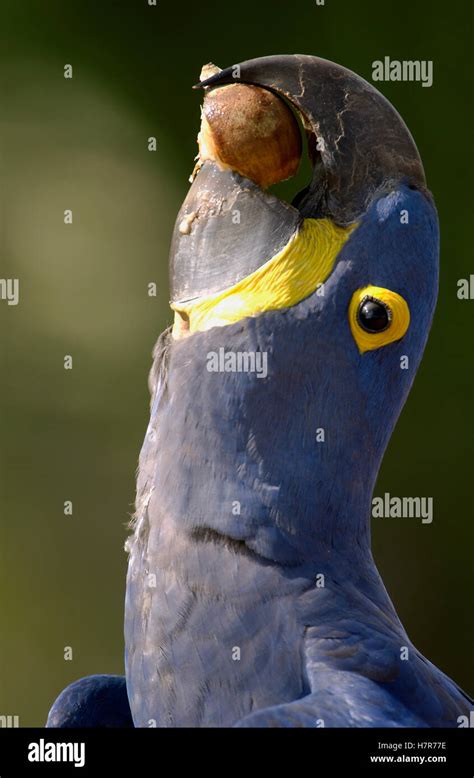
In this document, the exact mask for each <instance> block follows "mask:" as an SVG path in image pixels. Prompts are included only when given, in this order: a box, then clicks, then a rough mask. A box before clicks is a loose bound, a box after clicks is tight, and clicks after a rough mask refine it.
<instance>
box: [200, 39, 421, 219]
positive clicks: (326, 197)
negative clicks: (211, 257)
mask: <svg viewBox="0 0 474 778" xmlns="http://www.w3.org/2000/svg"><path fill="white" fill-rule="evenodd" d="M235 82H242V83H246V84H255V85H257V86H261V87H264V88H267V89H270V90H271V91H273V92H275V93H276V94H278V95H280V96H281V97H284V98H286V99H287V100H288V101H289V102H290V103H291V104H292V105H293V106H294V107H295V108H296V109H297V111H298V112H299V114H300V116H301V118H302V121H303V124H304V127H305V129H306V131H307V134H308V148H309V154H310V157H311V159H312V162H313V165H314V171H313V178H312V181H311V183H310V184H309V186H308V187H307V188H306V189H305V190H303V191H302V192H300V194H299V195H297V196H296V198H295V200H294V203H293V204H294V205H295V206H296V207H297V208H298V210H299V211H300V213H301V214H302V215H303V216H305V217H330V218H332V219H333V220H334V221H335V222H336V223H338V224H341V225H346V224H349V223H351V222H354V221H355V220H357V219H358V217H359V216H361V215H362V214H363V213H364V212H365V211H366V210H367V207H368V205H369V203H370V202H371V200H372V199H373V197H374V195H375V194H376V193H379V192H380V193H382V192H384V191H387V190H388V189H390V188H393V187H394V186H395V185H397V184H400V183H402V182H403V183H406V184H407V185H409V186H412V187H414V188H417V189H420V190H422V191H425V192H426V181H425V175H424V171H423V165H422V163H421V159H420V156H419V154H418V150H417V148H416V145H415V142H414V140H413V138H412V136H411V134H410V132H409V130H408V129H407V127H406V125H405V123H404V122H403V120H402V119H401V117H400V116H399V114H398V113H397V111H396V110H395V109H394V108H393V106H392V105H391V104H390V103H389V102H388V101H387V100H386V99H385V98H384V97H383V95H381V94H380V92H378V91H377V90H376V89H375V88H374V87H373V86H372V85H371V84H369V83H367V82H366V81H364V80H363V79H362V78H360V77H359V76H357V75H356V74H355V73H352V72H351V71H350V70H347V69H346V68H343V67H341V66H340V65H336V64H335V63H333V62H329V61H327V60H324V59H320V58H319V57H311V56H306V55H300V54H295V55H281V56H272V57H261V58H258V59H252V60H248V61H247V62H243V63H241V64H239V65H234V66H233V67H229V68H227V69H225V70H222V71H220V72H219V73H217V74H216V75H213V76H211V77H210V78H208V79H206V80H204V81H202V82H201V83H200V84H197V85H196V87H195V88H200V87H218V86H223V85H224V84H232V83H235Z"/></svg>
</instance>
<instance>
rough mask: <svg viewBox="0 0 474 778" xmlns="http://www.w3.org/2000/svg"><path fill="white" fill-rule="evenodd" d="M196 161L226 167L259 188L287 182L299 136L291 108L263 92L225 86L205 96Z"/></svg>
mask: <svg viewBox="0 0 474 778" xmlns="http://www.w3.org/2000/svg"><path fill="white" fill-rule="evenodd" d="M198 143H199V163H200V164H202V163H203V162H205V161H206V160H211V161H213V162H216V163H218V164H219V165H220V166H221V167H224V168H230V169H231V170H234V171H235V172H237V173H239V174H240V175H241V176H244V177H245V178H249V179H250V180H251V181H253V182H254V183H256V184H257V185H258V186H260V187H261V188H262V189H266V188H267V187H269V186H271V185H272V184H276V183H278V182H280V181H285V180H286V179H287V178H291V177H292V176H293V175H295V173H296V172H297V170H298V166H299V163H300V160H301V153H302V143H301V133H300V130H299V127H298V122H297V121H296V119H295V117H294V116H293V113H292V112H291V110H290V108H288V106H287V105H286V104H285V103H284V102H283V100H282V99H281V98H280V97H278V96H277V95H275V94H273V93H272V92H270V91H269V90H268V89H263V88H262V87H258V86H250V85H248V84H230V85H228V86H223V87H220V88H217V89H213V90H210V91H208V92H207V93H206V96H205V98H204V105H203V108H202V119H201V130H200V132H199V135H198Z"/></svg>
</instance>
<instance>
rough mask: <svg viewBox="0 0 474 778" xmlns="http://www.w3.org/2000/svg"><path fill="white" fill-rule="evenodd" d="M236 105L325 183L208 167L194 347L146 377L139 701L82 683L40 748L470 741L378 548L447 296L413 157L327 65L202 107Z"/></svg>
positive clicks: (227, 76) (392, 120)
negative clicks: (108, 729)
mask: <svg viewBox="0 0 474 778" xmlns="http://www.w3.org/2000/svg"><path fill="white" fill-rule="evenodd" d="M232 83H243V84H251V85H258V86H260V87H263V88H265V89H268V90H271V91H272V93H273V94H276V95H279V96H280V97H281V98H283V99H285V101H287V102H288V103H289V104H290V105H291V106H292V108H293V109H294V110H295V111H296V112H297V114H298V115H299V116H300V118H301V119H302V122H303V126H304V128H305V130H306V132H307V135H308V148H309V152H310V155H311V159H312V162H313V178H312V180H311V182H310V184H309V185H308V187H307V188H306V189H305V190H304V191H303V192H301V193H300V194H299V195H298V196H297V197H296V198H295V200H294V201H293V204H292V205H291V206H290V205H288V204H286V203H283V202H282V201H280V200H279V199H277V198H276V197H274V196H273V195H271V194H269V193H267V192H264V191H263V190H262V189H260V188H259V187H258V186H257V185H256V184H255V183H254V182H252V181H250V180H249V179H246V178H244V177H242V176H240V175H239V174H238V173H236V172H235V171H233V170H230V169H226V168H222V167H221V166H219V165H218V164H217V163H215V162H212V161H206V162H205V163H204V164H203V165H202V167H201V169H200V170H199V171H198V173H197V175H196V176H195V179H194V182H193V184H192V186H191V189H190V191H189V194H188V197H187V198H186V200H185V202H184V204H183V207H182V209H181V211H180V214H179V216H178V219H177V226H176V229H175V233H174V237H173V242H172V249H171V259H170V276H171V278H170V280H171V300H172V305H173V308H174V310H175V311H176V312H178V313H181V314H182V315H183V316H185V318H186V320H187V322H188V330H189V331H188V333H187V334H186V337H180V336H179V332H178V331H177V330H176V329H175V330H174V332H170V331H167V332H165V333H164V334H163V335H162V336H161V337H160V339H159V341H158V343H157V346H156V348H155V358H154V365H153V368H152V372H151V382H150V383H151V392H152V400H151V418H150V424H149V427H148V430H147V433H146V437H145V442H144V445H143V448H142V451H141V455H140V466H139V474H138V485H137V501H136V516H135V522H134V533H133V536H132V537H131V538H130V540H129V552H130V560H129V571H128V579H127V593H126V608H125V639H126V682H125V680H124V679H123V678H117V677H114V676H93V677H92V678H90V679H83V680H81V681H78V682H76V684H73V685H72V686H71V687H68V689H66V690H65V691H64V692H63V693H62V694H61V695H60V697H59V698H58V700H57V701H56V703H55V705H54V706H53V709H52V711H51V713H50V717H49V720H48V726H78V725H79V724H82V725H86V726H87V725H88V724H89V725H91V726H125V725H127V726H128V725H129V726H132V725H133V726H136V727H150V726H158V727H184V726H189V727H229V726H237V727H320V726H326V727H457V726H459V723H460V717H462V716H466V715H469V710H470V708H471V703H470V700H469V698H468V697H467V695H466V694H465V693H464V692H463V691H461V689H460V688H459V687H458V686H457V685H456V684H455V683H454V682H453V681H452V680H450V679H449V678H448V677H447V676H446V675H444V674H443V673H442V672H441V671H440V670H438V669H437V668H436V667H435V666H433V665H432V664H431V663H430V662H429V661H428V660H427V659H425V658H424V657H423V656H422V655H421V654H420V653H419V651H417V649H416V648H415V647H414V646H413V645H412V643H411V642H410V639H409V637H408V636H407V634H406V632H405V630H404V628H403V626H402V624H401V623H400V620H399V618H398V616H397V614H396V612H395V609H394V606H393V604H392V602H391V601H390V598H389V596H388V594H387V592H386V590H385V587H384V585H383V582H382V580H381V578H380V575H379V573H378V571H377V568H376V566H375V563H374V560H373V557H372V553H371V546H370V516H371V500H372V492H373V488H374V484H375V480H376V477H377V473H378V470H379V467H380V463H381V460H382V456H383V453H384V451H385V448H386V446H387V444H388V441H389V439H390V436H391V433H392V430H393V427H394V425H395V423H396V421H397V418H398V416H399V414H400V411H401V408H402V406H403V404H404V402H405V400H406V397H407V395H408V392H409V390H410V387H411V385H412V382H413V380H414V377H415V373H416V370H417V367H418V365H419V362H420V359H421V357H422V353H423V349H424V347H425V343H426V340H427V336H428V332H429V329H430V325H431V320H432V317H433V312H434V308H435V303H436V297H437V286H438V223H437V215H436V209H435V206H434V203H433V199H432V196H431V195H430V193H429V191H428V190H427V187H426V182H425V176H424V172H423V167H422V164H421V161H420V158H419V155H418V152H417V149H416V146H415V144H414V142H413V139H412V138H411V136H410V133H409V132H408V130H407V128H406V126H405V125H404V123H403V121H402V120H401V118H400V117H399V115H398V114H397V112H396V111H395V110H394V108H393V107H392V106H391V105H390V104H389V103H388V102H387V101H386V100H385V98H383V97H382V95H381V94H380V93H379V92H378V91H377V90H375V89H374V87H373V86H371V85H370V84H368V83H366V82H365V81H363V80H362V79H361V78H359V77H358V76H356V75H355V74H354V73H352V72H350V71H348V70H346V69H345V68H343V67H341V66H339V65H336V64H333V63H331V62H328V61H325V60H321V59H318V58H315V57H310V56H302V55H295V56H275V57H264V58H261V59H255V60H250V61H248V62H244V63H242V64H240V65H239V66H238V67H236V66H234V67H232V68H229V69H227V70H223V71H220V72H218V73H215V74H214V75H212V76H211V77H210V78H208V79H207V80H205V81H204V82H203V83H201V84H200V86H201V87H205V88H207V89H209V88H212V89H214V88H221V87H222V86H223V85H226V84H232ZM206 203H207V205H206ZM209 203H211V205H209ZM228 203H231V204H232V208H230V207H227V206H226V204H228ZM203 204H204V205H203ZM211 206H212V207H211ZM235 211H237V212H238V213H239V221H238V223H237V224H236V223H234V222H235V219H234V220H233V219H232V218H231V215H232V214H233V213H234V212H235ZM183 223H184V224H185V228H184V229H183ZM275 258H276V259H275ZM282 268H283V269H284V272H285V276H284V277H283V275H282V272H283V271H282ZM315 268H316V270H315ZM269 269H270V271H271V272H270V273H269ZM280 271H281V272H280ZM295 274H296V276H295ZM295 277H297V279H298V280H297V282H294V280H295ZM249 279H251V283H250V282H249ZM283 286H284V287H285V289H284V290H283V291H285V293H283V292H282V287H283ZM287 289H290V290H291V291H290V292H288V294H286V290H287ZM229 290H230V292H229ZM228 354H231V355H234V356H235V355H237V356H238V355H246V356H244V357H243V358H244V359H247V360H249V359H250V356H249V355H254V358H255V359H256V356H257V355H260V361H261V363H262V364H263V361H262V360H263V355H265V358H266V362H265V371H260V373H259V372H258V371H257V370H256V369H250V368H249V367H248V365H251V364H252V363H251V361H250V362H248V363H247V368H248V369H246V368H245V366H244V367H242V365H240V367H239V366H238V365H239V363H238V361H236V360H237V357H235V360H234V362H232V360H231V361H230V363H229V364H233V369H227V368H226V366H225V365H226V363H225V360H226V359H227V355H228ZM215 355H217V360H218V364H220V369H219V368H217V369H210V368H209V365H210V360H211V359H212V358H214V357H215ZM219 360H221V362H220V363H219ZM257 361H258V360H257ZM257 361H255V364H257ZM97 699H99V700H100V701H101V702H100V704H99V705H98V704H97ZM109 702H110V704H109Z"/></svg>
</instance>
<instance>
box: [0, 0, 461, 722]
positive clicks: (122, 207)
mask: <svg viewBox="0 0 474 778" xmlns="http://www.w3.org/2000/svg"><path fill="white" fill-rule="evenodd" d="M0 14H1V16H0V36H1V46H0V59H1V62H0V66H1V75H2V85H3V88H2V105H1V111H0V123H1V152H2V157H1V159H2V163H1V164H2V176H1V180H2V186H1V190H0V191H1V199H0V202H1V213H2V223H3V230H2V237H1V253H0V261H1V267H0V270H1V272H0V276H1V277H2V278H19V279H20V304H19V305H18V306H17V307H14V306H10V307H9V306H7V305H6V303H5V302H2V303H1V304H0V317H1V327H2V330H1V331H2V337H1V349H2V370H1V382H0V383H1V409H2V443H1V447H0V449H1V471H0V473H1V489H2V494H1V531H0V539H1V540H0V624H1V639H0V714H11V715H19V716H20V726H34V725H42V724H43V723H44V721H45V717H46V715H47V711H48V708H49V706H50V704H51V702H52V701H53V700H54V698H55V696H56V695H57V693H58V692H59V691H60V690H61V689H62V688H63V687H64V686H65V685H66V684H68V683H69V682H70V681H72V680H74V679H76V678H78V677H80V676H83V675H87V674H90V673H101V672H107V673H121V672H123V659H122V656H123V637H122V625H123V596H124V584H125V572H126V556H125V553H124V551H123V543H124V540H125V537H126V529H125V525H126V522H127V521H128V518H129V515H130V513H131V512H132V510H133V508H132V505H133V500H134V475H135V468H136V464H137V457H138V452H139V449H140V446H141V442H142V438H143V435H144V431H145V428H146V424H147V417H148V391H147V373H148V369H149V365H150V352H151V350H152V347H153V344H154V342H155V340H156V338H157V336H158V334H159V333H160V332H161V330H162V329H163V328H164V327H165V326H166V325H167V324H168V323H169V321H170V315H169V310H168V307H167V255H168V247H169V240H170V237H171V232H172V228H173V224H174V219H175V217H176V213H177V211H178V208H179V206H180V204H181V202H182V200H183V199H184V197H185V194H186V191H187V189H188V183H187V177H188V175H189V173H190V172H191V170H192V166H193V157H194V155H195V153H196V145H195V137H196V134H197V131H198V124H199V103H200V95H199V93H196V92H193V91H192V90H191V89H190V87H191V85H192V84H193V83H195V82H196V80H197V78H198V75H199V71H200V68H201V65H202V64H204V63H206V62H208V61H209V60H212V61H214V62H215V63H217V64H219V65H221V66H226V65H229V64H233V63H235V62H239V61H241V60H245V59H248V58H250V57H256V56H263V55H266V54H273V53H295V52H300V53H308V54H318V55H319V56H322V57H326V58H328V59H332V60H334V61H336V62H339V63H341V64H343V65H345V66H347V67H349V68H351V69H352V70H355V71H356V72H357V73H359V74H360V75H361V76H363V77H365V78H367V79H370V77H371V70H372V68H371V64H372V62H373V61H374V60H377V59H383V57H384V56H386V55H388V56H390V57H391V58H392V59H425V60H426V59H427V60H434V86H433V87H432V88H431V89H426V88H422V87H421V85H420V84H416V83H405V84H398V83H386V84H379V85H378V86H379V88H381V90H382V91H383V92H384V94H385V95H386V96H387V97H388V98H389V99H390V100H391V101H392V102H393V103H394V105H395V106H396V107H397V108H398V110H399V111H400V112H401V114H402V115H403V117H404V118H405V120H406V122H407V124H408V125H409V127H410V128H411V130H412V132H413V134H414V136H415V139H416V141H417V143H418V146H419V148H420V152H421V154H422V157H423V160H424V163H425V167H426V171H427V175H428V181H429V185H430V187H431V189H432V190H433V192H434V194H435V197H436V201H437V205H438V209H439V213H440V220H441V230H442V270H441V292H440V300H439V305H438V310H437V315H436V320H435V324H434V329H433V332H432V335H431V339H430V342H429V345H428V348H427V352H426V357H425V360H424V362H423V365H422V367H421V370H420V372H419V375H418V378H417V380H416V383H415V387H414V390H413V392H412V394H411V396H410V399H409V401H408V403H407V406H406V408H405V410H404V412H403V414H402V417H401V420H400V422H399V424H398V427H397V429H396V431H395V434H394V436H393V439H392V441H391V444H390V447H389V450H388V452H387V455H386V457H385V461H384V464H383V467H382V471H381V474H380V478H379V483H378V486H377V491H376V493H377V494H382V493H383V492H384V491H389V492H390V493H391V494H393V495H399V496H403V495H408V496H414V495H420V496H432V497H433V498H434V511H435V516H434V522H433V524H432V525H422V524H421V522H417V521H411V522H410V521H406V522H404V521H393V522H390V521H387V522H380V523H377V522H374V526H373V535H374V551H375V557H376V561H377V563H378V565H379V568H380V570H381V572H382V575H383V577H384V580H385V582H386V585H387V588H388V590H389V592H390V594H391V596H392V598H393V600H394V602H395V604H396V606H397V608H398V611H399V614H400V617H401V619H402V621H403V622H404V624H405V626H406V628H407V630H408V632H409V634H410V637H411V639H412V640H413V641H414V643H415V644H416V645H417V646H418V648H419V649H420V650H421V651H422V652H423V653H425V654H426V655H427V656H428V657H429V658H430V659H431V660H432V661H434V662H435V663H436V664H437V665H439V666H440V667H441V668H442V669H443V670H444V671H446V672H447V673H448V674H450V675H451V676H453V677H454V678H455V679H456V680H457V681H458V682H459V683H460V684H461V685H463V686H464V687H467V688H468V689H469V688H470V689H471V691H472V687H473V683H472V680H473V679H472V665H471V657H472V648H473V643H472V630H471V617H472V529H471V527H472V520H473V510H472V508H473V505H472V500H473V498H472V494H473V491H472V484H473V475H472V430H473V414H474V411H473V404H472V396H473V375H474V371H473V366H472V336H473V327H472V321H473V312H474V301H459V300H458V299H457V296H456V289H457V287H456V283H457V280H458V279H459V278H466V277H469V274H470V273H472V272H474V264H473V258H472V194H471V192H472V174H473V170H472V154H471V147H470V144H471V135H472V120H471V118H469V115H470V114H469V115H468V112H470V109H471V106H472V93H471V76H472V59H471V54H470V50H471V38H472V4H471V2H470V0H467V1H466V2H453V3H449V4H432V3H428V2H422V1H421V0H411V2H410V3H405V2H393V1H392V2H389V1H388V0H385V2H383V3H382V2H380V0H377V1H376V0H361V2H357V1H356V0H345V1H344V2H343V1H342V0H326V3H325V5H324V6H318V5H317V4H316V2H315V0H293V1H292V2H281V1H277V0H259V2H258V3H256V2H255V0H239V1H238V2H236V3H229V4H223V3H222V2H211V0H201V2H199V3H191V2H189V4H188V5H183V4H181V3H176V2H167V1H166V0H157V6H156V7H153V6H148V3H147V0H133V2H132V1H131V0H130V2H119V1H118V0H117V1H116V2H114V0H101V1H100V3H98V2H97V0H48V2H47V3H44V0H43V2H40V0H25V1H24V2H18V0H2V8H1V11H0ZM65 64H71V65H72V66H73V79H72V80H66V79H64V77H63V67H64V65H65ZM149 136H156V138H157V142H158V149H157V151H156V152H155V153H153V152H149V151H148V150H147V138H148V137H149ZM293 186H294V184H293ZM293 191H294V190H293ZM68 208H70V209H72V211H73V224H72V225H68V226H66V225H65V224H64V222H63V212H64V210H65V209H68ZM150 282H156V283H157V286H158V294H157V297H156V298H153V297H148V295H147V285H148V283H150ZM66 354H71V355H72V356H73V360H74V362H73V365H74V367H73V370H70V371H67V370H64V369H63V359H64V356H65V355H66ZM65 500H72V501H73V515H72V516H65V515H64V514H63V503H64V501H65ZM65 646H71V647H72V649H73V661H65V660H64V658H63V655H64V647H65Z"/></svg>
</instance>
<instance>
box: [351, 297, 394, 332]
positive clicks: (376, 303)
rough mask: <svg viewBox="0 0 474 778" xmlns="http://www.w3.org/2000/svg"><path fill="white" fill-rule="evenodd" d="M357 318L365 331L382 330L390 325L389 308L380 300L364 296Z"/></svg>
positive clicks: (390, 315)
mask: <svg viewBox="0 0 474 778" xmlns="http://www.w3.org/2000/svg"><path fill="white" fill-rule="evenodd" d="M357 319H358V322H359V324H360V326H361V327H362V329H363V330H365V331H366V332H372V333H376V332H383V331H384V330H386V329H388V327H390V323H391V321H392V314H391V311H390V308H389V307H388V306H387V305H385V304H384V303H382V302H381V301H380V300H376V299H374V298H366V299H365V300H362V302H361V304H360V306H359V310H358V313H357Z"/></svg>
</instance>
